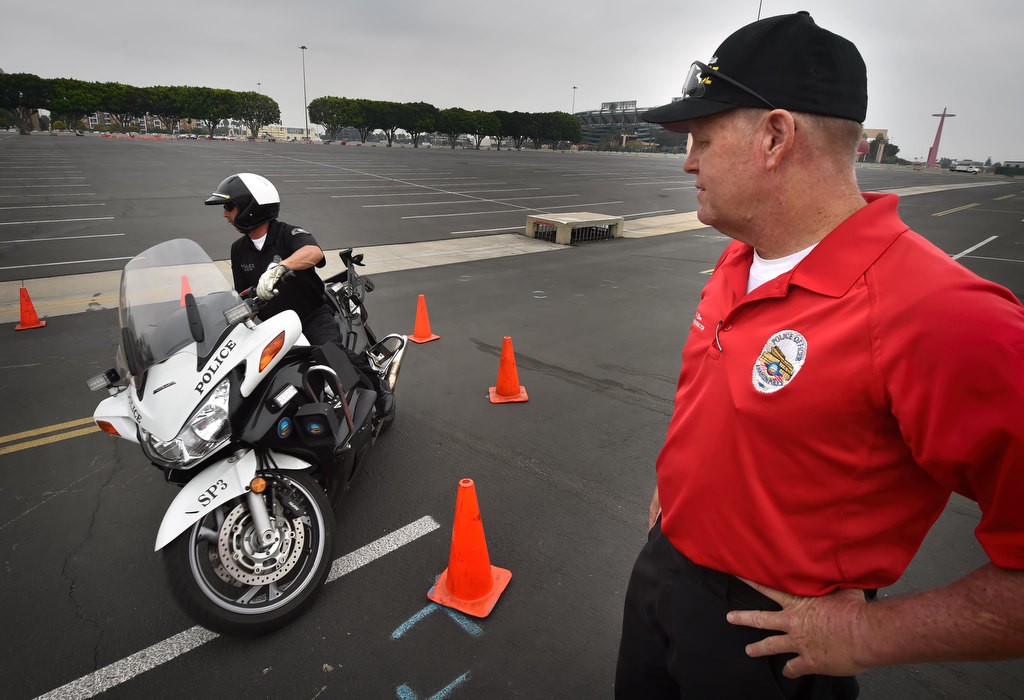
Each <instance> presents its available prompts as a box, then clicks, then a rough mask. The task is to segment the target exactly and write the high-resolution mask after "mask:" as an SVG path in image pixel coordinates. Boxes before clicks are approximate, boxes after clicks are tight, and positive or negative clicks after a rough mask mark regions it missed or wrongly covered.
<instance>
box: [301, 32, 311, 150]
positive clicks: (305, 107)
mask: <svg viewBox="0 0 1024 700" xmlns="http://www.w3.org/2000/svg"><path fill="white" fill-rule="evenodd" d="M299 48H300V49H302V118H303V120H304V121H305V124H306V140H307V141H309V102H307V101H306V47H305V46H300V47H299Z"/></svg>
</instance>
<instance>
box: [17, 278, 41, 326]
mask: <svg viewBox="0 0 1024 700" xmlns="http://www.w3.org/2000/svg"><path fill="white" fill-rule="evenodd" d="M19 295H20V300H21V323H19V324H18V325H16V326H15V327H14V330H16V331H27V330H30V329H32V328H42V327H43V326H45V325H46V321H40V320H39V316H38V315H36V307H34V306H32V298H31V297H29V295H28V290H27V289H25V288H24V287H22V288H21V290H20V291H19Z"/></svg>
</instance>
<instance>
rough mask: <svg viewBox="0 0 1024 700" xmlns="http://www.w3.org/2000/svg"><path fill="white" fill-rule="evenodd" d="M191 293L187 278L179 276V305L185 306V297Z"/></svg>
mask: <svg viewBox="0 0 1024 700" xmlns="http://www.w3.org/2000/svg"><path fill="white" fill-rule="evenodd" d="M191 293H192V287H191V286H190V285H189V283H188V277H186V276H185V275H182V276H181V305H182V306H185V295H186V294H191Z"/></svg>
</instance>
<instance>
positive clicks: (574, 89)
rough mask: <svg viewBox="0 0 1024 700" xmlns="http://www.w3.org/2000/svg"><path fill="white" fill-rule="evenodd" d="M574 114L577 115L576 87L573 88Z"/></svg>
mask: <svg viewBox="0 0 1024 700" xmlns="http://www.w3.org/2000/svg"><path fill="white" fill-rule="evenodd" d="M572 114H576V86H575V85H573V86H572Z"/></svg>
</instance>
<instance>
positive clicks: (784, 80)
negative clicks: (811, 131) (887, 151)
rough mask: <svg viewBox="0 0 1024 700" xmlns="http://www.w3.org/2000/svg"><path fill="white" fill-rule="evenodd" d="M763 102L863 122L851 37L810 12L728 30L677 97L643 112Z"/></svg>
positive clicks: (862, 89) (659, 117) (860, 64)
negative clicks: (819, 22)
mask: <svg viewBox="0 0 1024 700" xmlns="http://www.w3.org/2000/svg"><path fill="white" fill-rule="evenodd" d="M736 107H764V108H768V109H776V108H778V109H787V110H790V111H792V112H808V113H811V114H822V115H825V116H830V117H840V118H842V119H850V120H852V121H855V122H858V123H863V122H864V118H865V116H866V115H867V109H868V78H867V69H866V68H865V66H864V59H863V58H861V55H860V52H859V51H858V50H857V47H856V46H854V45H853V42H851V41H849V40H848V39H844V38H843V37H841V36H839V35H838V34H833V33H832V32H830V31H828V30H826V29H822V28H821V27H819V26H818V25H816V24H815V23H814V20H813V19H812V18H811V15H810V13H808V12H806V11H800V12H797V13H796V14H792V15H780V16H778V17H768V18H766V19H762V20H759V21H757V22H754V23H752V24H748V25H747V26H745V27H742V28H741V29H738V30H736V31H735V32H733V34H732V35H731V36H729V38H727V39H726V40H725V41H723V42H722V45H721V46H719V47H718V50H717V51H716V52H715V55H714V57H712V58H711V59H710V60H709V61H708V62H707V64H704V63H700V62H695V63H694V64H693V65H692V66H691V68H690V73H689V74H688V76H687V81H686V84H685V85H684V86H683V97H682V98H677V99H676V100H675V101H674V102H671V103H670V104H667V105H663V106H661V107H655V108H654V109H651V110H648V111H647V112H644V114H643V117H642V118H643V120H644V121H647V122H651V123H653V124H662V125H667V124H673V123H674V122H683V121H690V120H692V119H700V118H701V117H708V116H711V115H712V114H718V113H719V112H725V111H726V110H730V109H735V108H736Z"/></svg>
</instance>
